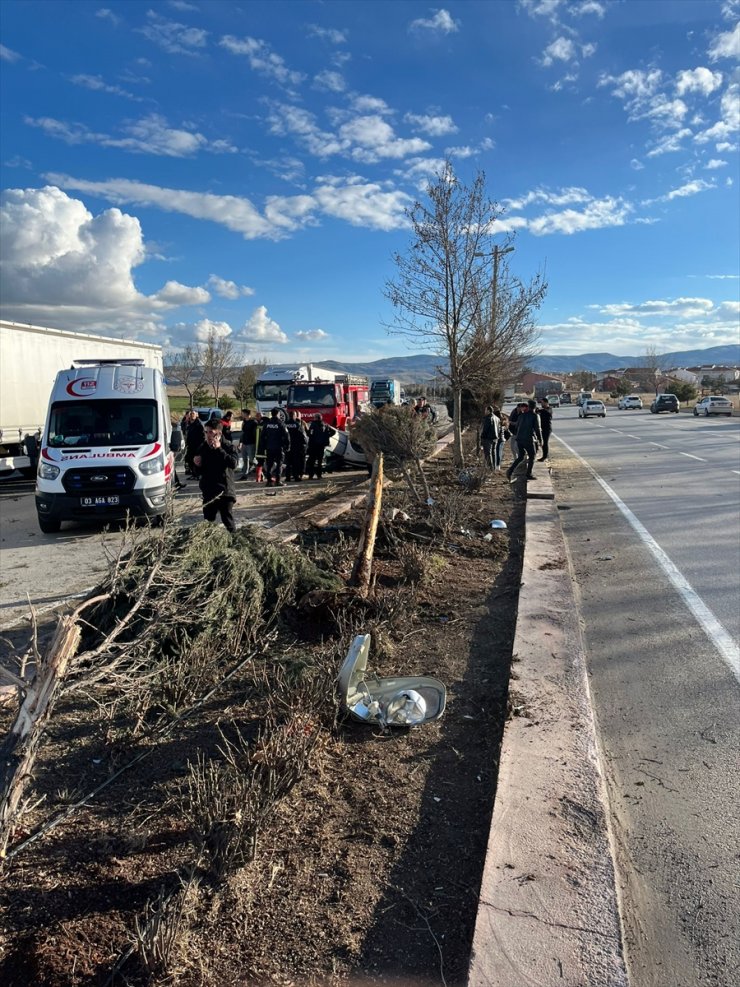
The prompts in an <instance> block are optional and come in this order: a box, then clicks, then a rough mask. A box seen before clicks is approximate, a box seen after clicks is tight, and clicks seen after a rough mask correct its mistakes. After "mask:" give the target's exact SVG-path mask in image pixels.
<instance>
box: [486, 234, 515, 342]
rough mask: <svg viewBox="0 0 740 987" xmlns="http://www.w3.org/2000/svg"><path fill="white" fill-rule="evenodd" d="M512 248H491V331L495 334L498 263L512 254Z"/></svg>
mask: <svg viewBox="0 0 740 987" xmlns="http://www.w3.org/2000/svg"><path fill="white" fill-rule="evenodd" d="M513 250H514V248H513V247H504V248H503V249H502V248H501V247H499V246H495V247H494V248H493V277H492V279H491V331H492V333H494V334H495V332H496V322H497V316H496V308H497V304H498V262H499V260H500V259H501V258H502V257H503V256H505V255H506V254H510V253H512V252H513Z"/></svg>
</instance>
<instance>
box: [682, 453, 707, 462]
mask: <svg viewBox="0 0 740 987" xmlns="http://www.w3.org/2000/svg"><path fill="white" fill-rule="evenodd" d="M679 456H688V457H689V459H698V460H699V462H700V463H706V459H702V458H701V456H692V454H691V453H690V452H679Z"/></svg>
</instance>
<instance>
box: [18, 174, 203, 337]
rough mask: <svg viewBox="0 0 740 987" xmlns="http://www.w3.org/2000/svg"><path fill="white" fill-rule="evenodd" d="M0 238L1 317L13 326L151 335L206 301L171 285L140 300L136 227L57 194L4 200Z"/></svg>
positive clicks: (112, 212)
mask: <svg viewBox="0 0 740 987" xmlns="http://www.w3.org/2000/svg"><path fill="white" fill-rule="evenodd" d="M0 232H1V239H0V266H1V267H2V276H3V284H4V299H3V306H4V313H5V316H6V317H9V318H15V319H17V320H18V321H21V322H35V323H37V324H40V325H54V326H59V327H60V328H77V329H80V328H99V329H117V330H120V331H124V332H132V333H134V334H135V335H137V334H140V333H142V332H144V333H149V334H151V333H152V332H154V331H155V330H156V327H157V325H158V324H159V319H160V318H161V314H162V313H163V312H165V311H168V310H170V309H172V308H175V307H177V306H180V305H191V304H200V303H203V302H207V301H208V300H209V298H210V296H209V294H208V292H207V291H205V289H203V288H190V287H188V286H187V285H181V284H179V283H177V282H174V281H172V282H168V283H167V284H166V285H164V286H163V287H162V288H161V289H160V290H159V291H157V292H155V293H154V294H153V295H150V296H147V295H143V294H142V293H141V292H139V291H138V290H137V288H136V286H135V284H134V280H133V270H134V268H136V267H137V266H139V265H141V264H142V263H143V262H144V261H145V259H146V251H145V248H144V238H143V234H142V230H141V225H140V223H139V220H138V219H136V217H134V216H129V215H126V214H125V213H122V212H121V211H120V210H119V209H107V210H105V211H104V212H102V213H100V214H99V215H97V216H93V214H92V213H90V212H89V211H88V210H87V209H86V208H85V206H84V204H83V203H82V202H80V201H79V200H77V199H73V198H70V197H69V196H67V195H66V194H65V193H64V192H62V191H61V190H60V189H59V188H55V187H52V186H47V187H46V188H41V189H9V190H8V191H6V192H4V193H3V197H2V204H1V205H0Z"/></svg>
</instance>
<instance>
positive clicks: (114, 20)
mask: <svg viewBox="0 0 740 987" xmlns="http://www.w3.org/2000/svg"><path fill="white" fill-rule="evenodd" d="M95 16H96V17H99V18H100V19H101V20H103V21H110V22H111V24H112V25H113V27H118V25H119V24H120V23H121V18H120V17H117V16H116V15H115V14H114V13H113V11H112V10H109V9H108V7H101V8H100V10H96V11H95Z"/></svg>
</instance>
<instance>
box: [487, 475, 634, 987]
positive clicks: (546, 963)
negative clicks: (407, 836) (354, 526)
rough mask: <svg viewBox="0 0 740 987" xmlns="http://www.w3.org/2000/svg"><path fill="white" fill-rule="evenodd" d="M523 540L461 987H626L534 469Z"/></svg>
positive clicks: (579, 657) (590, 729)
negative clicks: (497, 749)
mask: <svg viewBox="0 0 740 987" xmlns="http://www.w3.org/2000/svg"><path fill="white" fill-rule="evenodd" d="M530 491H531V493H530ZM525 538H526V541H525V551H524V562H523V570H522V585H521V591H520V595H519V614H518V617H517V627H516V635H515V640H514V661H515V664H514V665H513V666H512V679H511V683H510V687H509V700H510V706H511V708H512V716H511V717H510V719H509V720H508V721H507V724H506V727H505V731H504V738H503V743H502V749H501V759H500V767H499V775H498V788H497V792H496V802H495V805H494V810H493V819H492V822H491V831H490V835H489V841H488V851H487V856H486V861H485V865H484V870H483V878H482V882H481V891H480V901H479V905H478V916H477V920H476V927H475V935H474V939H473V950H472V956H471V963H470V970H469V978H468V987H494V985H495V987H522V985H524V984H537V985H538V987H547V985H552V987H583V985H588V987H626V985H627V984H628V978H627V973H626V970H625V966H624V960H623V955H622V940H621V930H620V923H619V913H618V906H617V894H616V890H615V881H614V867H613V862H612V856H611V847H610V841H609V834H608V825H607V815H606V811H605V806H606V805H607V802H606V794H605V791H604V787H603V779H602V776H601V772H600V769H599V760H598V751H597V745H596V735H595V729H594V721H593V714H592V710H591V701H590V694H589V688H588V681H587V678H586V671H585V660H584V658H585V656H584V646H583V641H582V636H581V629H580V624H579V619H578V608H577V603H576V599H575V596H574V590H573V583H572V575H571V569H570V562H569V558H568V554H567V550H566V546H565V541H564V538H563V533H562V528H561V525H560V518H559V516H558V512H557V506H556V504H555V500H554V491H553V489H552V480H551V478H550V476H549V473H547V472H546V471H544V470H543V469H542V468H540V470H539V472H538V479H537V481H536V483H535V484H531V485H530V488H529V489H528V498H527V508H526V535H525Z"/></svg>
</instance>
